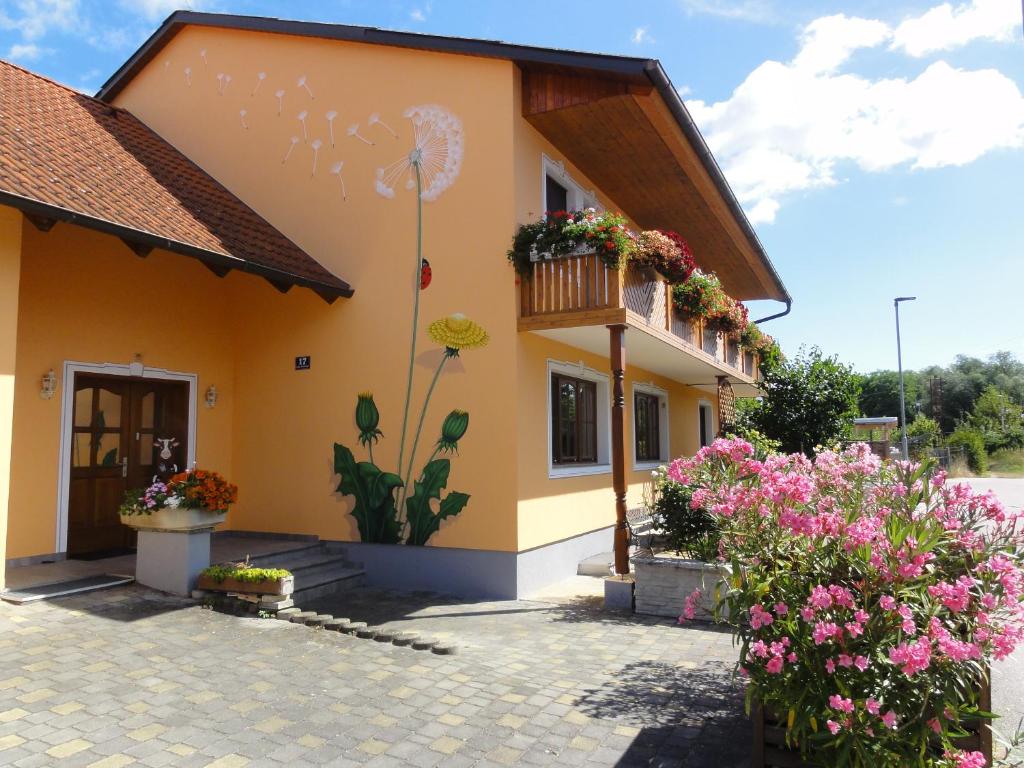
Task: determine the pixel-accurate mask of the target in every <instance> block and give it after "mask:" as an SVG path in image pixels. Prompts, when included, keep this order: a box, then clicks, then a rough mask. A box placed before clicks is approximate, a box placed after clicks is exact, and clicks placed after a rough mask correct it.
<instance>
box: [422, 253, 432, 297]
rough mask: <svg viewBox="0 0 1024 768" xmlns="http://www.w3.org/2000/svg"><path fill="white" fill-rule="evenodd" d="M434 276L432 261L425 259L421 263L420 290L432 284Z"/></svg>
mask: <svg viewBox="0 0 1024 768" xmlns="http://www.w3.org/2000/svg"><path fill="white" fill-rule="evenodd" d="M433 277H434V273H433V271H431V269H430V262H429V261H427V260H426V259H423V263H422V264H420V290H421V291H423V290H426V288H427V286H428V285H430V281H431V279H432V278H433Z"/></svg>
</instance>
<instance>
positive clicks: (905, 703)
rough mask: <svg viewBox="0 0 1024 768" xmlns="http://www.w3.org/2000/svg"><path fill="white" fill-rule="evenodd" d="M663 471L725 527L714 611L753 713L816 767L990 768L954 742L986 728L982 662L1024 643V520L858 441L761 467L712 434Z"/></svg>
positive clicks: (742, 445) (745, 447) (740, 446)
mask: <svg viewBox="0 0 1024 768" xmlns="http://www.w3.org/2000/svg"><path fill="white" fill-rule="evenodd" d="M668 476H669V477H670V478H671V479H673V480H675V481H677V482H680V483H684V484H686V485H689V486H691V487H695V488H696V490H695V491H694V493H693V503H694V504H695V505H699V506H701V507H703V508H704V509H707V510H709V511H710V512H711V513H712V514H713V515H715V516H716V517H717V518H718V521H719V523H720V528H721V535H722V539H721V556H722V558H723V559H724V560H725V561H726V562H728V564H729V565H730V566H731V568H732V580H731V583H730V584H729V586H728V589H727V590H723V591H724V594H719V595H718V603H717V609H716V610H717V615H718V616H719V618H720V619H722V620H724V621H725V622H727V623H728V624H729V625H730V626H731V627H732V629H733V632H734V634H735V637H736V639H737V642H738V644H739V645H741V650H740V661H739V664H740V672H741V674H743V675H744V676H745V677H746V678H747V679H748V682H749V686H748V691H747V703H748V707H749V706H750V703H751V702H752V701H753V700H755V699H757V700H760V701H761V702H762V703H763V704H764V706H765V708H766V710H767V711H770V712H773V713H775V714H776V715H777V716H778V717H779V718H780V719H781V720H783V721H785V725H786V733H787V739H788V741H789V743H790V744H791V745H794V746H796V747H798V748H799V749H800V751H801V752H802V753H803V754H804V755H805V756H809V757H811V758H812V759H814V760H815V761H817V762H819V763H821V764H823V765H829V766H891V767H893V768H895V766H911V765H912V766H936V767H937V766H943V767H950V768H951V767H953V766H956V767H957V768H972V767H973V766H982V765H983V764H984V760H983V758H982V756H981V754H980V753H977V752H965V751H963V750H960V749H958V748H957V747H956V746H955V744H954V741H955V740H956V739H958V738H961V737H963V736H964V735H965V733H966V732H965V730H964V728H963V723H964V721H965V720H968V719H974V720H977V719H978V718H979V717H980V718H985V717H986V716H988V713H984V712H981V711H980V710H979V708H978V703H977V692H978V689H979V686H980V684H981V682H982V681H983V679H984V676H985V675H986V674H987V669H988V664H989V662H990V661H991V660H993V659H1002V658H1005V657H1006V656H1007V655H1009V654H1010V653H1011V652H1012V651H1013V650H1014V648H1015V647H1016V646H1017V645H1018V644H1019V643H1021V641H1022V640H1024V571H1022V545H1024V539H1022V535H1021V523H1020V517H1021V515H1020V513H1015V512H1010V511H1008V510H1006V509H1004V508H1003V507H1002V505H1001V504H1000V503H999V502H998V501H997V500H996V498H995V497H994V496H993V495H991V494H976V493H973V492H972V491H971V490H970V488H969V487H968V486H966V485H958V484H951V483H947V482H946V477H945V474H944V473H943V472H941V471H938V470H936V469H935V467H934V466H933V465H932V464H922V465H915V464H907V463H902V462H889V463H885V464H882V463H881V462H880V461H879V459H878V458H877V457H875V456H873V455H872V454H871V453H870V451H869V450H868V448H867V446H866V445H864V444H857V445H854V446H852V447H850V448H848V449H847V450H846V451H844V452H842V453H836V452H832V451H824V452H822V453H819V454H818V455H817V457H816V458H815V459H814V460H813V461H812V460H810V459H807V458H806V457H804V456H802V455H792V456H781V455H775V456H769V457H768V458H767V459H765V460H764V461H758V460H756V459H755V458H754V451H753V448H752V447H751V445H750V444H749V443H747V442H746V441H744V440H739V439H735V440H716V441H715V442H714V443H713V444H712V445H711V446H709V447H707V448H703V449H701V451H700V452H699V453H698V454H697V455H696V456H695V457H694V458H692V459H678V460H676V461H675V462H673V463H672V464H671V466H670V467H669V469H668ZM695 604H696V599H695V598H694V596H692V595H691V596H687V599H686V601H685V602H684V616H682V617H680V620H681V621H683V620H685V618H687V616H686V614H687V613H690V614H691V615H692V607H693V606H694V605H695ZM985 727H987V725H986V726H985Z"/></svg>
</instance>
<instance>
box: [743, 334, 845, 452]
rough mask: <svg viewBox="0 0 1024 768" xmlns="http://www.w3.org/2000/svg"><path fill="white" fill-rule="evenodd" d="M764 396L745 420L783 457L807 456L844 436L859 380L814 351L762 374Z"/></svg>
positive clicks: (803, 352) (804, 352) (842, 367)
mask: <svg viewBox="0 0 1024 768" xmlns="http://www.w3.org/2000/svg"><path fill="white" fill-rule="evenodd" d="M761 388H762V390H763V391H764V393H765V394H764V397H763V398H762V399H761V401H760V403H759V404H758V405H756V406H755V405H752V406H749V411H747V412H746V413H745V414H744V416H745V417H746V418H748V419H749V422H750V424H751V425H752V426H753V427H754V428H755V429H757V430H758V431H760V432H761V433H763V434H764V435H765V436H766V437H768V438H770V439H772V440H777V441H779V443H780V444H781V447H782V450H783V451H786V452H787V453H798V452H799V453H805V454H807V455H810V454H811V453H812V452H813V450H814V448H815V447H816V446H819V445H830V444H832V443H835V442H836V441H838V440H841V439H842V438H843V437H845V436H846V435H847V434H848V433H849V430H850V426H851V424H852V422H853V419H854V417H856V415H857V397H858V395H859V394H860V381H859V377H858V376H857V375H856V374H855V373H854V372H853V369H852V368H851V367H850V366H848V365H844V364H842V363H840V362H839V361H838V360H837V359H836V358H835V357H825V356H824V355H823V354H822V352H821V350H820V349H819V348H818V347H812V348H811V350H810V351H805V350H804V349H803V348H802V347H801V349H800V351H799V353H798V354H797V355H796V356H795V357H793V358H790V359H786V360H784V361H783V362H781V363H780V364H779V365H777V366H775V367H773V368H771V369H769V370H767V371H765V373H764V379H763V380H762V382H761Z"/></svg>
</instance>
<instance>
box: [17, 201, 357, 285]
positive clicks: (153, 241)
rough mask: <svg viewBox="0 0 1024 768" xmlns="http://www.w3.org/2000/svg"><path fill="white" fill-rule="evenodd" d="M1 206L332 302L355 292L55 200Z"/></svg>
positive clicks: (21, 202) (342, 283) (20, 202)
mask: <svg viewBox="0 0 1024 768" xmlns="http://www.w3.org/2000/svg"><path fill="white" fill-rule="evenodd" d="M0 205H7V206H10V207H11V208H16V209H18V210H19V211H21V212H22V213H25V214H29V215H34V216H41V217H46V218H50V219H54V220H56V221H63V222H67V223H69V224H77V225H78V226H81V227H85V228H86V229H92V230H95V231H97V232H103V233H104V234H108V235H114V236H115V237H119V238H122V239H123V240H125V241H128V242H132V243H138V244H139V245H144V246H149V247H152V248H160V249H161V250H165V251H170V252H171V253H177V254H179V255H181V256H189V257H191V258H194V259H197V260H199V261H201V262H203V263H204V264H206V265H207V266H210V267H213V268H216V269H220V270H232V269H233V270H237V271H239V272H247V273H249V274H253V275H258V276H260V277H262V278H264V279H265V280H267V281H269V282H271V283H272V284H278V283H284V284H287V285H295V286H299V287H302V288H309V289H310V290H312V291H313V292H315V293H316V294H317V295H318V296H320V297H321V298H323V299H324V301H326V302H328V303H332V302H334V301H335V299H338V298H349V297H351V296H352V295H353V294H354V293H355V291H354V290H353V289H352V287H351V286H349V285H348V284H347V283H345V282H344V281H342V280H339V281H338V282H339V283H340V285H333V284H331V283H325V282H320V281H318V280H312V279H310V278H307V277H302V276H300V275H295V274H292V273H290V272H286V271H285V270H281V269H274V268H273V267H267V266H263V265H262V264H256V263H254V262H252V261H248V260H247V259H243V258H240V257H238V256H231V255H229V254H225V253H218V252H217V251H211V250H207V249H205V248H199V247H198V246H195V245H190V244H189V243H183V242H181V241H178V240H170V239H168V238H166V237H161V236H160V235H155V234H153V233H152V232H146V231H145V230H141V229H134V228H132V227H129V226H126V225H124V224H118V223H117V222H114V221H109V220H108V219H101V218H98V217H96V216H90V215H88V214H84V213H80V212H78V211H72V210H70V209H68V208H62V207H61V206H59V205H53V204H52V203H46V202H43V201H41V200H35V199H33V198H30V197H23V196H22V195H16V194H14V193H13V192H5V191H0Z"/></svg>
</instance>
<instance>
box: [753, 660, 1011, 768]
mask: <svg viewBox="0 0 1024 768" xmlns="http://www.w3.org/2000/svg"><path fill="white" fill-rule="evenodd" d="M978 707H979V708H980V709H982V710H983V711H985V712H991V711H992V688H991V686H990V684H989V682H988V681H987V680H986V682H985V683H984V685H982V686H981V688H980V690H979V691H978ZM750 716H751V718H752V719H753V721H754V754H753V759H752V761H751V763H750V764H751V765H752V766H754V768H827V767H826V766H825V764H824V763H817V762H814V761H813V759H804V758H802V757H801V756H800V750H799V748H794V747H788V746H786V725H785V723H784V722H783V721H781V720H779V719H778V718H775V717H773V716H772V715H771V714H766V713H765V710H764V707H762V706H761V705H760V703H758V702H755V703H754V706H753V708H752V711H751V713H750ZM988 722H989V721H987V720H981V721H976V722H974V723H969V722H964V723H963V724H964V727H965V729H966V730H967V731H970V732H971V735H970V736H968V737H967V738H964V739H960V740H958V741H956V742H955V743H956V745H957V746H958V747H959V748H960V749H963V750H966V751H968V752H981V753H982V754H983V755H984V756H985V765H988V766H991V765H992V731H991V730H990V729H989V728H988V727H987V723H988Z"/></svg>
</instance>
